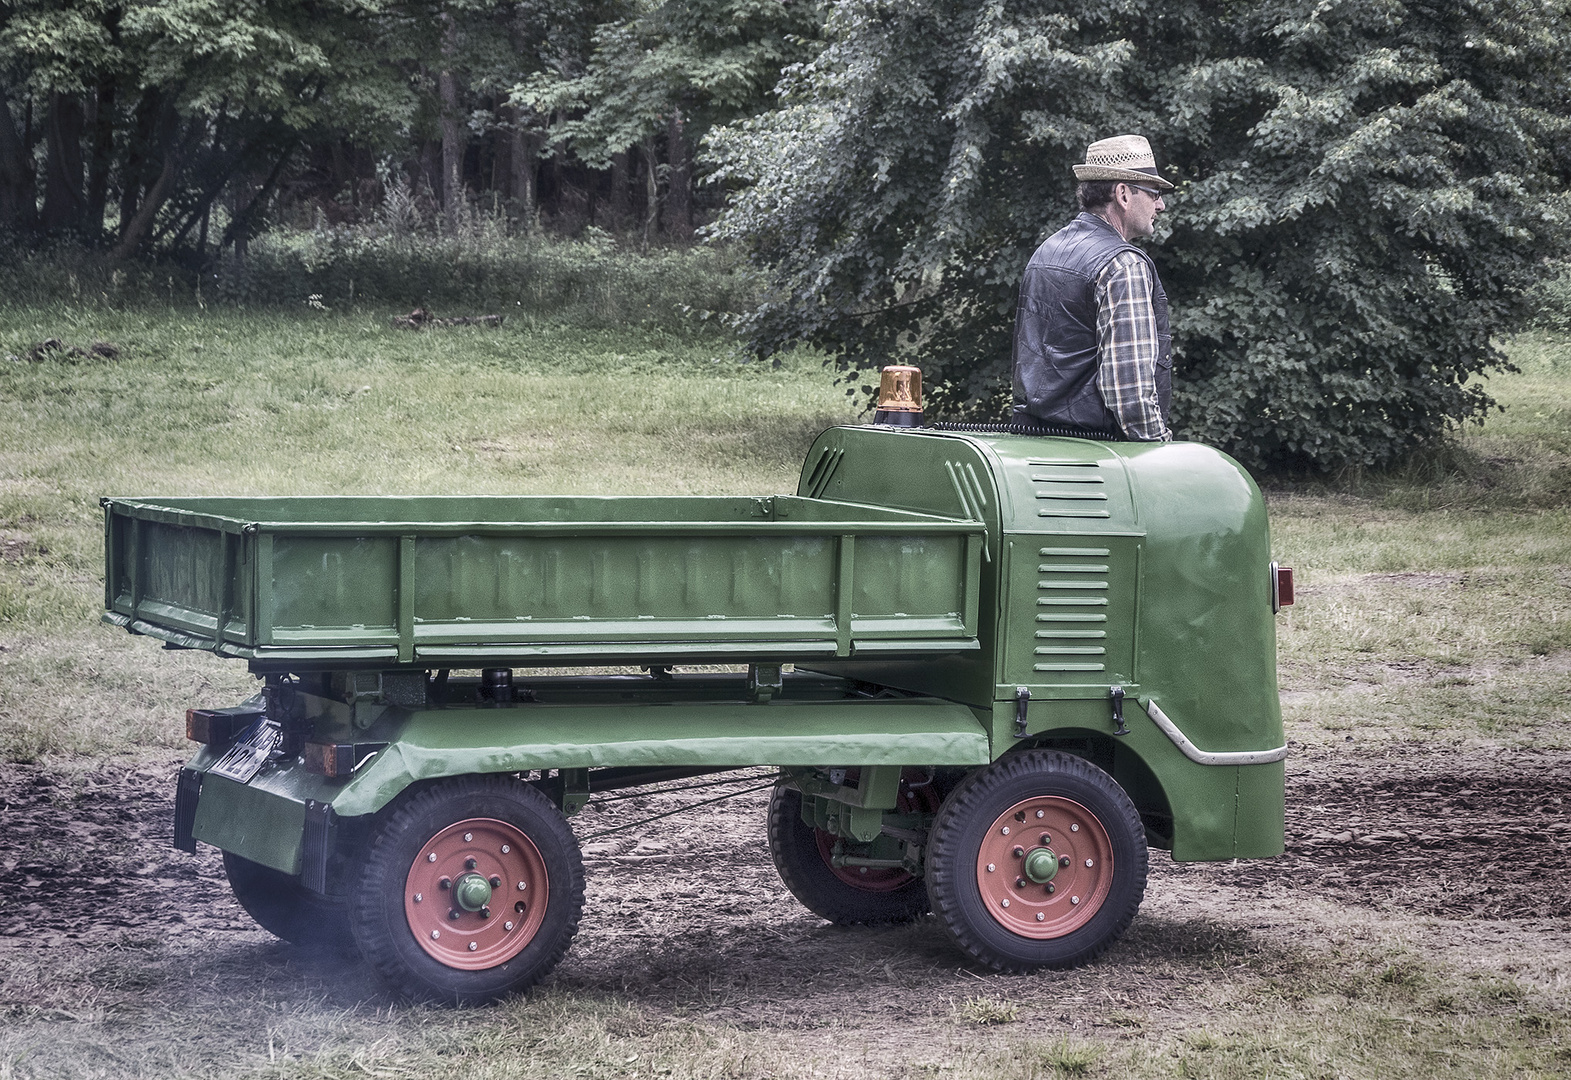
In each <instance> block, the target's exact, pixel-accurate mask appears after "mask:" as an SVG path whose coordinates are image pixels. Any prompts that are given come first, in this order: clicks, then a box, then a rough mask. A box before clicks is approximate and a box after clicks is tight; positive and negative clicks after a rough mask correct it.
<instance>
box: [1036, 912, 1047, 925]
mask: <svg viewBox="0 0 1571 1080" xmlns="http://www.w3.org/2000/svg"><path fill="white" fill-rule="evenodd" d="M1046 919H1047V916H1046V915H1044V914H1042V913H1041V912H1040V911H1039V912H1037V913H1036V921H1037V922H1044V921H1045V920H1046Z"/></svg>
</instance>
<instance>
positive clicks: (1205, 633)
mask: <svg viewBox="0 0 1571 1080" xmlns="http://www.w3.org/2000/svg"><path fill="white" fill-rule="evenodd" d="M104 515H105V558H106V574H105V608H106V610H105V613H104V620H105V621H106V622H108V623H111V624H113V625H117V626H121V627H124V628H126V629H127V630H129V631H131V632H133V633H139V634H147V635H151V636H154V637H156V638H160V639H162V640H163V641H164V642H165V643H166V644H168V645H171V646H174V647H181V648H198V649H207V650H210V651H213V652H215V653H217V654H219V655H221V656H230V657H235V658H237V659H244V660H245V661H246V662H247V663H248V664H249V665H250V668H251V670H252V671H253V672H254V673H255V674H256V675H257V676H258V677H259V678H260V679H261V680H262V683H263V686H262V688H261V690H260V692H259V693H258V694H257V695H256V696H255V697H253V698H251V699H250V700H248V701H247V702H244V703H242V704H240V705H238V706H234V707H231V708H225V709H195V708H194V709H191V710H189V711H188V713H187V734H188V736H190V737H191V738H192V739H193V740H195V741H196V742H198V743H199V744H200V749H199V750H198V752H197V754H196V755H195V757H193V758H192V760H191V761H190V762H189V764H188V765H187V766H186V767H185V768H184V769H183V770H182V771H181V773H180V777H179V781H178V789H177V792H176V809H175V829H174V832H175V843H176V845H177V846H179V847H181V848H183V849H185V850H187V851H195V845H196V843H197V842H203V843H207V844H211V845H214V846H216V847H218V848H220V849H221V850H222V851H223V852H224V861H225V867H226V870H227V872H228V874H229V878H230V881H231V884H232V885H233V887H234V890H235V894H236V896H237V898H238V899H239V900H240V902H241V904H242V905H244V906H245V907H246V909H247V910H248V911H249V912H250V913H251V914H252V915H253V916H254V917H255V918H256V919H257V921H258V922H259V923H260V924H261V925H262V926H264V927H265V928H267V929H268V930H270V931H272V932H273V933H275V934H278V935H279V936H281V937H284V938H286V939H289V940H292V941H296V942H301V943H307V942H337V943H347V942H350V941H352V942H353V943H354V944H355V945H356V946H357V947H358V948H359V949H360V951H361V952H362V954H363V955H364V956H365V957H366V959H367V960H368V961H369V962H370V963H371V964H372V965H373V966H374V967H376V968H377V970H379V971H380V972H381V973H382V974H383V975H384V976H386V977H387V978H388V979H389V980H390V981H392V982H393V983H395V984H396V985H397V986H399V987H400V988H401V989H403V990H404V991H405V992H407V993H409V994H411V995H413V996H418V997H426V998H433V999H444V1000H454V1001H484V1000H490V999H493V998H495V997H498V996H500V995H503V994H506V993H510V992H513V991H516V990H519V989H522V988H524V987H527V986H529V985H530V984H532V983H533V982H535V981H536V980H538V979H539V978H541V977H542V976H543V975H544V974H545V973H546V972H547V971H549V970H550V969H551V967H552V966H554V965H555V963H556V962H557V961H558V960H560V958H561V957H562V955H563V954H564V953H565V951H566V949H567V947H568V944H569V943H570V941H571V938H572V936H573V934H574V932H575V930H576V928H577V924H578V920H579V917H580V913H581V910H582V906H583V889H584V877H583V868H582V862H581V857H580V853H579V847H578V842H577V840H576V839H575V836H574V833H573V830H572V828H571V825H570V824H569V820H568V819H569V818H570V817H571V815H573V814H574V813H575V812H576V811H577V810H578V809H580V808H581V807H582V806H583V805H584V803H585V801H586V800H588V799H589V798H590V797H591V796H592V795H593V794H595V793H597V792H603V791H609V790H615V789H620V788H628V787H638V786H641V785H647V784H652V783H658V782H663V781H668V780H673V779H678V778H686V777H694V776H700V775H704V774H709V773H720V772H724V771H727V770H736V769H743V768H751V767H757V766H769V767H773V768H776V769H778V779H777V781H776V784H775V789H774V794H773V796H772V799H771V803H770V810H769V816H768V822H767V835H768V842H769V845H770V849H771V852H772V854H773V857H774V860H775V863H776V865H777V867H778V868H779V870H780V873H781V876H782V878H783V880H784V882H785V884H786V885H787V886H788V887H789V888H790V890H791V891H792V892H793V893H794V894H795V895H796V896H797V897H798V898H799V899H800V900H801V901H802V902H803V903H804V904H805V905H806V906H807V907H809V908H810V909H812V910H813V911H815V912H817V913H818V914H820V915H822V916H823V917H825V918H827V919H830V920H832V921H834V922H837V923H842V924H857V923H870V922H887V921H892V920H901V919H911V918H915V917H918V916H920V915H923V914H925V913H926V912H928V911H929V910H931V911H932V912H934V913H935V914H936V915H937V916H938V918H939V919H940V920H941V922H942V924H943V925H944V926H945V927H946V928H947V929H948V931H949V932H950V933H951V934H952V935H953V937H954V939H955V940H956V942H957V943H958V944H959V946H960V947H961V948H962V949H963V950H964V951H965V952H966V953H967V954H969V955H970V956H971V957H973V958H975V959H976V960H978V961H981V962H983V963H985V964H988V965H990V966H992V967H994V968H996V969H999V970H1008V971H1026V970H1032V969H1036V968H1041V967H1062V966H1068V965H1074V964H1080V963H1084V962H1086V961H1088V960H1090V959H1092V958H1094V957H1095V956H1097V955H1099V954H1100V953H1102V952H1103V951H1104V950H1105V949H1107V948H1108V947H1109V946H1110V945H1111V944H1112V943H1113V942H1114V941H1115V940H1116V939H1117V937H1118V936H1119V935H1120V934H1121V933H1122V932H1123V931H1124V930H1125V929H1126V928H1127V927H1128V925H1129V923H1130V921H1131V920H1132V919H1133V917H1134V915H1135V912H1136V910H1137V909H1138V907H1139V904H1140V902H1141V899H1142V897H1143V895H1144V890H1145V882H1146V870H1147V847H1148V846H1156V847H1159V848H1163V849H1167V850H1170V851H1171V852H1172V856H1173V858H1175V859H1178V860H1216V859H1234V858H1257V857H1269V856H1272V855H1276V854H1279V853H1281V851H1282V847H1283V759H1284V758H1285V757H1286V754H1287V747H1286V745H1285V740H1284V737H1283V730H1282V721H1281V714H1280V709H1279V704H1278V697H1277V687H1276V657H1275V627H1274V620H1273V615H1274V613H1275V611H1276V610H1277V609H1278V607H1279V606H1280V605H1281V604H1282V603H1290V602H1291V571H1287V570H1285V569H1282V568H1279V567H1277V566H1276V565H1275V564H1274V563H1272V561H1271V555H1270V537H1269V531H1268V526H1267V521H1266V514H1265V508H1264V504H1263V502H1262V500H1261V497H1260V493H1259V491H1258V489H1257V488H1256V487H1255V485H1254V483H1253V481H1252V480H1251V479H1250V477H1249V475H1248V474H1247V473H1246V472H1245V471H1244V470H1243V469H1242V468H1240V467H1239V466H1238V465H1237V464H1236V463H1235V462H1233V461H1232V460H1231V459H1229V458H1228V457H1226V456H1225V455H1223V454H1221V453H1219V452H1217V451H1215V450H1212V449H1209V448H1207V447H1204V446H1201V445H1197V444H1192V443H1171V444H1141V443H1113V442H1101V441H1092V440H1087V439H1080V438H1057V437H1040V436H1028V435H1018V434H1010V433H1007V432H963V431H940V430H934V429H929V428H921V427H908V428H902V427H893V426H886V425H876V426H866V427H837V428H832V429H830V430H828V431H826V432H824V433H823V434H822V435H820V436H819V438H818V440H817V441H816V442H815V443H814V445H813V446H812V448H811V449H810V450H809V452H808V455H807V458H806V460H805V462H804V465H803V469H802V475H801V479H800V482H799V484H798V488H797V491H796V494H795V495H792V496H773V497H760V498H748V497H741V498H697V497H672V498H647V497H637V498H635V497H628V498H588V497H582V498H546V497H516V498H515V497H475V498H466V497H414V498H353V497H345V498H272V499H267V498H234V499H227V498H191V499H120V498H113V499H106V500H104ZM607 667H620V668H623V669H624V670H626V669H632V670H639V671H642V672H643V673H642V674H634V675H628V674H604V673H601V672H603V670H604V669H605V668H607ZM693 668H699V669H700V670H696V671H695V670H691V669H693ZM540 669H549V673H545V672H542V671H541V670H540ZM684 669H685V670H684ZM564 672H565V673H564Z"/></svg>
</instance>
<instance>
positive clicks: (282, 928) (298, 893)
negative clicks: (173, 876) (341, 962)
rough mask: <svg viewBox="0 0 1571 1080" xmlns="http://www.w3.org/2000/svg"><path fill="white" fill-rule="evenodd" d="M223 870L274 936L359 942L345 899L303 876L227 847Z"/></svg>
mask: <svg viewBox="0 0 1571 1080" xmlns="http://www.w3.org/2000/svg"><path fill="white" fill-rule="evenodd" d="M224 874H225V876H226V877H228V878H229V888H230V889H231V890H233V891H234V894H235V899H236V900H238V901H239V902H240V906H241V907H243V908H245V910H246V914H247V915H249V916H251V918H253V919H255V920H256V922H257V925H258V926H260V927H261V928H262V929H263V930H266V931H267V932H268V933H269V934H272V935H273V936H274V937H278V938H282V939H284V940H285V941H287V942H289V943H290V944H292V945H309V946H323V945H325V946H329V947H331V948H339V949H350V948H353V947H354V939H353V937H352V936H351V935H350V933H349V910H348V907H347V905H346V904H345V902H344V901H343V900H341V899H333V898H330V897H326V896H322V895H320V894H319V893H314V892H312V891H311V890H310V889H307V888H306V887H305V886H304V885H301V884H300V879H299V878H298V877H294V876H292V875H289V874H285V873H283V872H282V871H279V870H274V869H273V868H272V867H271V866H263V865H262V864H261V863H255V862H252V861H251V860H250V859H246V858H242V857H241V856H239V855H236V854H234V853H233V852H229V851H226V852H224Z"/></svg>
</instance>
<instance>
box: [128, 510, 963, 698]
mask: <svg viewBox="0 0 1571 1080" xmlns="http://www.w3.org/2000/svg"><path fill="white" fill-rule="evenodd" d="M103 507H104V526H105V539H106V552H107V554H108V566H107V568H106V570H107V572H106V575H105V598H104V603H105V608H106V611H105V614H104V621H106V622H108V623H111V624H113V625H118V626H122V627H125V628H127V629H129V630H131V631H133V632H136V633H143V634H148V635H151V636H154V637H158V638H161V639H162V640H164V641H167V642H170V643H172V644H174V645H177V646H181V647H186V648H197V649H208V650H211V651H213V652H216V653H218V654H220V655H224V656H233V657H242V658H245V659H248V660H250V661H251V662H252V664H253V666H254V667H257V668H259V669H266V668H269V667H274V666H276V667H280V668H284V667H287V668H288V669H290V670H300V669H301V668H302V667H304V668H310V667H312V666H321V667H343V666H345V665H348V666H365V665H372V666H380V665H389V664H394V665H396V664H402V665H425V666H441V667H455V668H463V667H477V666H488V665H496V664H529V663H569V664H570V663H575V662H586V661H591V662H595V663H607V662H613V663H614V662H629V663H632V662H641V661H644V662H676V661H682V662H687V663H693V662H699V663H719V662H726V661H746V660H748V659H760V658H767V659H770V660H784V661H792V660H812V659H814V658H820V659H822V658H830V657H839V658H842V659H844V658H855V657H878V658H888V657H890V656H901V655H932V654H934V653H954V652H966V651H974V650H976V649H977V648H979V645H978V641H977V613H978V590H979V578H980V565H981V560H982V558H983V545H984V541H985V533H984V526H983V525H982V524H981V523H980V522H977V521H968V520H963V519H958V518H947V517H941V516H937V515H931V514H922V513H915V512H910V511H904V510H896V509H890V508H887V507H881V506H870V505H864V504H860V503H847V502H836V501H833V500H826V499H814V498H804V497H798V496H775V497H763V498H734V497H697V496H695V497H681V496H678V497H649V498H637V497H634V498H629V497H615V498H596V497H513V496H478V497H476V496H465V497H441V496H431V497H407V498H397V497H300V498H176V499H168V498H163V499H156V500H152V499H106V500H104V503H103Z"/></svg>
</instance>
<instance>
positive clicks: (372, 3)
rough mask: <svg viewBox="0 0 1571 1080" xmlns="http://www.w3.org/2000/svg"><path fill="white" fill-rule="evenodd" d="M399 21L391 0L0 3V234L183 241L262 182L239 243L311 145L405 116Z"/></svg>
mask: <svg viewBox="0 0 1571 1080" xmlns="http://www.w3.org/2000/svg"><path fill="white" fill-rule="evenodd" d="M406 21H408V20H406ZM394 25H396V20H395V18H394V16H393V14H392V12H391V10H390V9H389V8H388V7H387V6H386V5H384V4H383V3H382V2H381V0H276V2H270V3H267V4H257V3H252V2H249V0H131V2H124V3H115V2H111V0H13V2H12V3H10V4H8V5H6V7H5V8H4V9H0V226H6V227H10V228H11V229H13V230H18V231H22V232H27V231H31V230H35V229H37V230H42V231H46V232H47V231H64V232H71V233H75V234H77V235H80V236H83V237H84V238H86V239H89V240H99V239H108V240H110V241H111V242H112V243H113V244H114V247H115V250H116V252H117V253H118V254H120V255H131V254H134V253H136V252H137V251H140V250H143V249H145V248H147V247H148V246H150V245H152V244H155V243H159V242H162V243H163V244H164V246H177V245H178V244H179V243H180V242H181V240H182V239H183V238H184V237H186V236H187V235H188V234H189V232H190V230H191V229H192V227H193V225H195V224H196V223H197V222H198V221H201V222H203V223H204V225H203V227H204V228H205V222H206V220H207V215H208V210H209V208H210V207H211V205H212V203H213V200H214V199H215V198H216V197H217V195H218V194H219V192H220V191H221V190H222V189H223V188H224V187H225V185H226V184H228V183H229V181H230V180H231V179H233V178H235V177H236V176H238V175H242V174H250V173H256V174H257V175H259V176H261V177H264V178H265V179H263V181H262V183H261V184H260V185H259V187H258V188H257V189H256V190H251V191H248V192H246V193H245V197H244V198H241V199H239V200H238V201H237V202H236V205H235V206H234V207H233V214H232V216H231V220H230V225H229V233H230V236H231V237H233V236H236V235H240V236H243V235H244V232H245V230H246V229H247V228H249V227H250V226H251V225H252V224H254V219H255V216H256V213H257V211H258V209H259V208H260V207H261V206H262V205H263V204H265V202H266V199H267V197H268V196H269V195H270V194H271V192H272V190H273V189H274V188H275V187H276V185H277V183H278V180H279V178H280V176H281V174H282V171H283V169H284V167H285V165H286V164H287V162H288V160H289V156H290V155H291V154H292V153H293V152H294V151H295V150H296V149H297V148H298V147H299V146H300V145H301V144H302V142H303V141H305V140H306V139H308V138H311V137H313V136H314V135H318V134H320V133H322V132H324V131H326V130H328V129H330V128H331V129H332V130H335V131H354V130H365V129H367V128H370V127H375V126H378V125H380V126H381V127H384V128H387V127H396V126H397V125H399V124H400V123H406V122H407V119H408V117H409V116H410V114H411V112H412V109H413V105H414V100H413V96H412V94H411V91H410V88H409V87H408V85H407V79H406V78H405V77H404V76H403V74H402V72H400V71H399V70H398V69H397V68H396V67H394V66H393V65H391V64H389V63H387V62H386V61H385V60H384V59H383V57H382V56H381V55H380V54H379V53H378V50H377V45H378V44H381V43H385V41H386V38H387V34H386V31H387V29H388V27H389V26H394ZM19 113H20V117H19V115H18V114H19ZM19 118H20V120H21V124H20V129H19V127H18V120H19ZM89 129H90V130H89ZM40 137H42V138H43V139H44V141H45V142H46V144H47V145H46V153H45V157H44V166H43V175H44V193H43V201H42V209H41V211H38V213H37V214H36V215H35V210H37V208H36V207H35V205H34V201H33V199H34V195H33V192H34V191H36V187H37V184H36V175H35V168H36V164H35V161H34V147H35V146H36V143H37V142H38V141H39V139H40ZM84 145H85V146H87V147H88V149H89V152H88V154H87V155H86V157H87V159H88V160H87V165H88V168H87V170H86V174H85V176H84V167H83V166H84V162H83V158H84V154H83V148H84ZM111 186H113V187H115V188H117V189H118V194H119V200H118V214H117V215H115V220H111V221H108V222H107V223H106V214H105V211H106V204H107V203H108V201H109V197H110V194H111ZM106 228H107V229H108V230H109V232H108V235H107V237H106V236H104V235H103V231H104V230H105V229H106Z"/></svg>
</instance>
